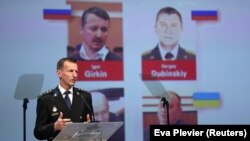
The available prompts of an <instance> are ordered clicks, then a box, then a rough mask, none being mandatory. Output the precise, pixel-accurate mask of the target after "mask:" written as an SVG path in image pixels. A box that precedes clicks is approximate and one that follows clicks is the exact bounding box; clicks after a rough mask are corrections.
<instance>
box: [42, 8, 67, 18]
mask: <svg viewBox="0 0 250 141" xmlns="http://www.w3.org/2000/svg"><path fill="white" fill-rule="evenodd" d="M70 18H71V10H70V9H43V19H53V20H67V19H70Z"/></svg>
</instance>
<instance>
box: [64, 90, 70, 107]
mask: <svg viewBox="0 0 250 141" xmlns="http://www.w3.org/2000/svg"><path fill="white" fill-rule="evenodd" d="M64 94H65V97H64V101H65V103H66V105H67V107H68V108H69V109H71V102H70V99H69V94H70V91H66V92H64Z"/></svg>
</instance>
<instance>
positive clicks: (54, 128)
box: [34, 58, 94, 141]
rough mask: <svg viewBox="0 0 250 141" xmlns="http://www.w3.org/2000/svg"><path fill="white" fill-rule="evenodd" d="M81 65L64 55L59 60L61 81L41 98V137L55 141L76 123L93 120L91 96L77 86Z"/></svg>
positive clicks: (38, 130)
mask: <svg viewBox="0 0 250 141" xmlns="http://www.w3.org/2000/svg"><path fill="white" fill-rule="evenodd" d="M77 72H78V66H77V63H76V61H75V60H73V59H70V58H62V59H60V60H59V61H58V63H57V75H58V77H59V80H60V81H59V84H58V86H57V87H56V88H54V89H51V90H48V91H46V92H45V93H44V94H42V95H41V96H40V97H39V98H38V99H37V109H36V114H37V117H36V123H35V128H34V135H35V137H36V138H37V139H40V140H45V139H47V140H48V141H52V140H53V139H54V138H55V137H56V136H57V135H58V134H59V133H60V131H62V130H63V128H64V127H65V126H66V125H68V124H70V123H72V122H90V121H91V120H93V119H92V118H91V117H93V113H94V112H93V106H92V97H91V95H90V94H89V93H88V92H87V91H84V90H81V89H78V88H76V87H74V84H75V83H76V81H77Z"/></svg>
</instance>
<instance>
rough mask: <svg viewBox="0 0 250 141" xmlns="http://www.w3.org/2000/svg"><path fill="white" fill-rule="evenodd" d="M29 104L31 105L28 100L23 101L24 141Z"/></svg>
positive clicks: (24, 140)
mask: <svg viewBox="0 0 250 141" xmlns="http://www.w3.org/2000/svg"><path fill="white" fill-rule="evenodd" d="M27 103H29V100H28V98H24V99H23V141H26V110H27Z"/></svg>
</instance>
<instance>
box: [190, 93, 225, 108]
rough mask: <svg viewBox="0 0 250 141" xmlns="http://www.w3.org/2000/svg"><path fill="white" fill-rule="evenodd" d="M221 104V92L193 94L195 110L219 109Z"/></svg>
mask: <svg viewBox="0 0 250 141" xmlns="http://www.w3.org/2000/svg"><path fill="white" fill-rule="evenodd" d="M220 104H221V103H220V94H219V92H195V93H194V94H193V106H194V107H195V108H218V107H220Z"/></svg>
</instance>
